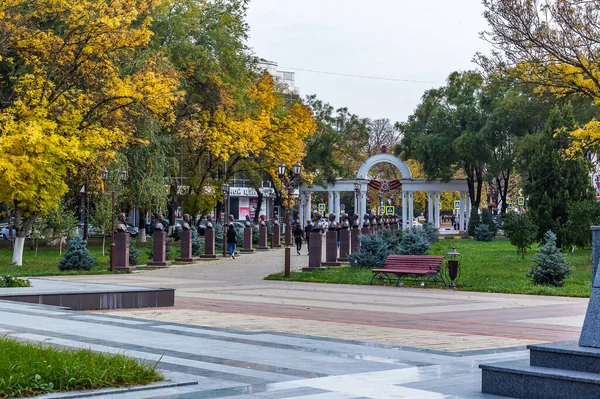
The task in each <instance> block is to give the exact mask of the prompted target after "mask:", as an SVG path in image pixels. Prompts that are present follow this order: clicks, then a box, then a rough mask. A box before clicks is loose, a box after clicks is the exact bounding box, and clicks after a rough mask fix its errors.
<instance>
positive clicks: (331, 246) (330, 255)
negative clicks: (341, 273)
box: [323, 213, 340, 266]
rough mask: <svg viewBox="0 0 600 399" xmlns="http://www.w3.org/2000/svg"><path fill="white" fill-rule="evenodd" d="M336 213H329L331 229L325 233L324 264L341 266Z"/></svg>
mask: <svg viewBox="0 0 600 399" xmlns="http://www.w3.org/2000/svg"><path fill="white" fill-rule="evenodd" d="M335 220H336V216H335V213H330V214H329V230H328V231H327V233H325V262H323V266H339V265H340V262H338V260H337V252H338V245H337V243H338V237H337V229H338V223H337V222H336V221H335Z"/></svg>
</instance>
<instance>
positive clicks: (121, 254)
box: [113, 231, 135, 270]
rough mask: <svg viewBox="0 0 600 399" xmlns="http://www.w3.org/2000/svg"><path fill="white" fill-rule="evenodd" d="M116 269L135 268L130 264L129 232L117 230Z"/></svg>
mask: <svg viewBox="0 0 600 399" xmlns="http://www.w3.org/2000/svg"><path fill="white" fill-rule="evenodd" d="M113 256H114V257H115V270H135V265H133V266H129V233H127V232H125V231H117V233H116V234H115V253H114V254H113Z"/></svg>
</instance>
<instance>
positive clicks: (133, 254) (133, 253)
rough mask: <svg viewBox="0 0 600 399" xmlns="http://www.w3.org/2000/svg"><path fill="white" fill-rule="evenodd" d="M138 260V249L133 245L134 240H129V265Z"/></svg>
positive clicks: (134, 263) (135, 263)
mask: <svg viewBox="0 0 600 399" xmlns="http://www.w3.org/2000/svg"><path fill="white" fill-rule="evenodd" d="M139 261H140V250H139V249H137V248H136V246H135V240H129V265H130V266H135V265H137V264H138V262H139Z"/></svg>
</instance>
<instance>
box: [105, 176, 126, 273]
mask: <svg viewBox="0 0 600 399" xmlns="http://www.w3.org/2000/svg"><path fill="white" fill-rule="evenodd" d="M109 173H110V171H109V170H108V169H106V168H104V169H102V170H101V171H100V177H101V178H102V181H103V182H104V183H106V181H107V180H108V175H109ZM118 173H119V180H120V181H121V183H123V185H125V182H127V171H125V170H120V171H119V172H118ZM110 194H111V201H110V202H111V204H110V206H111V207H110V209H111V210H110V231H111V234H110V270H111V271H113V272H114V271H115V190H114V189H113V190H111V192H110Z"/></svg>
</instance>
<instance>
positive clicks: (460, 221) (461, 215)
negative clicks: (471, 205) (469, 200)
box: [458, 191, 465, 231]
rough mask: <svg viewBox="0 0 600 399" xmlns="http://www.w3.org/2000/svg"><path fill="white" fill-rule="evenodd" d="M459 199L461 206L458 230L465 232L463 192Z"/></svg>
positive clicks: (459, 194) (459, 207) (460, 193)
mask: <svg viewBox="0 0 600 399" xmlns="http://www.w3.org/2000/svg"><path fill="white" fill-rule="evenodd" d="M458 199H459V206H458V230H459V231H463V230H464V228H463V226H464V218H463V216H464V213H463V206H464V204H465V202H464V200H463V192H462V191H460V192H459V193H458Z"/></svg>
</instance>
